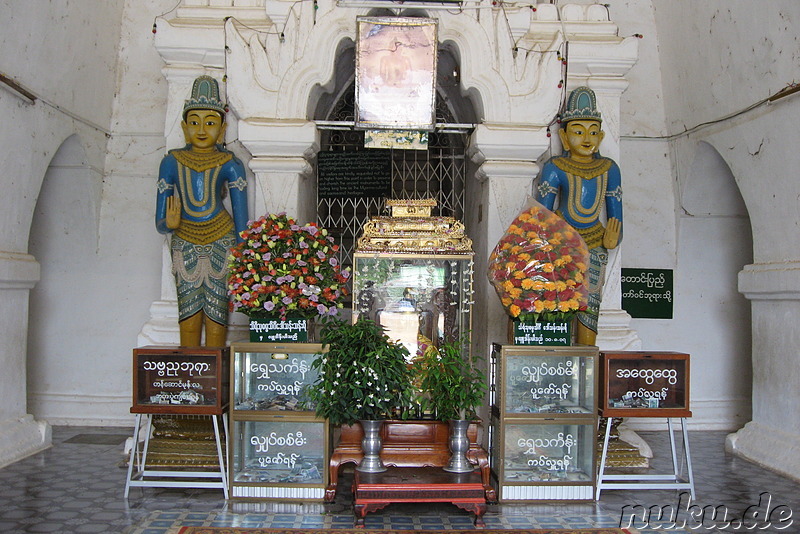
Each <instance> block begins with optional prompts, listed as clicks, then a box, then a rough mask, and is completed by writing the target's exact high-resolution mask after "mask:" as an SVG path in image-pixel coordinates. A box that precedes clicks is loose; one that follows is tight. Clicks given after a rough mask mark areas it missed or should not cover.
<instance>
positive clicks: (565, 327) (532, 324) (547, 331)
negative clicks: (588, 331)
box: [508, 318, 573, 347]
mask: <svg viewBox="0 0 800 534" xmlns="http://www.w3.org/2000/svg"><path fill="white" fill-rule="evenodd" d="M508 330H509V332H508V335H509V338H510V339H509V342H511V343H512V344H514V345H533V346H551V347H552V346H556V347H558V346H560V347H566V346H570V345H572V344H573V342H572V336H573V328H572V321H571V320H570V321H520V320H519V319H511V318H509V328H508Z"/></svg>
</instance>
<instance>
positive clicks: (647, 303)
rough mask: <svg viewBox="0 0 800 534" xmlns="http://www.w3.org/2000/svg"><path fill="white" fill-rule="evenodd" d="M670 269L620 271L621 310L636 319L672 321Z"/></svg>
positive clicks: (672, 294)
mask: <svg viewBox="0 0 800 534" xmlns="http://www.w3.org/2000/svg"><path fill="white" fill-rule="evenodd" d="M673 296H674V292H673V289H672V269H625V268H623V269H622V309H623V310H625V311H626V312H628V313H629V314H630V315H631V317H634V318H638V319H672V299H673Z"/></svg>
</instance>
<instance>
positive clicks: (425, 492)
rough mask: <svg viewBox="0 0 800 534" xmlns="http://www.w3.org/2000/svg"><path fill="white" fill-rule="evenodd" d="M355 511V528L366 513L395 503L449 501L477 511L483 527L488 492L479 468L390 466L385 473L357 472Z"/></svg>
mask: <svg viewBox="0 0 800 534" xmlns="http://www.w3.org/2000/svg"><path fill="white" fill-rule="evenodd" d="M353 500H354V505H353V512H354V513H355V516H356V527H358V528H362V527H363V526H364V516H366V515H367V514H368V513H369V512H374V511H376V510H381V509H382V508H385V507H387V506H389V505H390V504H393V503H424V502H446V503H451V504H454V505H456V506H457V507H459V508H461V509H462V510H466V511H467V512H471V513H474V514H475V526H477V527H482V526H484V521H483V514H484V513H486V492H485V490H484V487H483V482H482V481H481V475H480V474H479V473H478V472H477V471H473V472H472V473H448V472H446V471H443V470H441V469H435V468H424V467H423V468H419V467H390V468H389V469H387V470H386V471H384V472H383V473H361V472H360V471H356V472H355V477H354V480H353Z"/></svg>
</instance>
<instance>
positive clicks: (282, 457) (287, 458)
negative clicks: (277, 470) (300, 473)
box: [258, 452, 300, 469]
mask: <svg viewBox="0 0 800 534" xmlns="http://www.w3.org/2000/svg"><path fill="white" fill-rule="evenodd" d="M298 459H300V455H299V454H295V453H292V454H285V453H282V452H279V453H278V454H276V455H274V456H259V457H258V465H259V466H260V467H269V466H275V465H285V466H286V467H288V468H290V469H291V468H294V464H296V463H297V460H298Z"/></svg>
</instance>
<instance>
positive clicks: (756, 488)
mask: <svg viewBox="0 0 800 534" xmlns="http://www.w3.org/2000/svg"><path fill="white" fill-rule="evenodd" d="M120 434H121V431H120V429H118V428H113V429H103V428H91V427H55V428H54V429H53V447H52V448H51V449H48V450H47V451H43V452H41V453H39V454H36V455H34V456H32V457H30V458H26V459H24V460H22V461H19V462H17V463H15V464H12V465H10V466H6V467H5V468H3V469H0V532H3V533H6V532H8V533H28V532H30V533H33V532H57V533H59V534H72V533H75V534H77V533H92V532H98V533H106V532H114V533H124V534H166V533H167V532H168V531H169V530H171V529H173V528H174V527H176V526H179V525H190V524H194V525H198V526H222V527H224V526H247V527H253V528H259V527H285V528H303V527H307V528H314V527H332V528H349V527H352V525H353V519H354V518H353V513H352V508H351V499H352V495H351V493H350V492H349V488H348V486H347V484H349V480H348V481H346V480H342V481H341V483H342V486H341V487H342V489H343V491H342V492H341V495H339V496H337V500H336V501H335V502H334V503H332V504H328V505H324V504H321V503H304V504H292V503H289V504H286V503H275V502H236V501H231V502H226V501H225V500H224V498H223V496H222V492H221V491H220V490H208V489H181V488H132V489H131V495H130V498H129V499H128V500H125V499H123V490H124V484H125V482H124V481H125V473H126V472H125V470H124V469H121V468H120V467H119V466H120V465H121V464H122V461H123V459H124V458H123V457H122V451H121V447H120V446H119V445H113V444H111V445H110V444H108V443H107V442H113V441H117V438H116V437H114V438H110V437H109V438H105V437H103V436H104V435H113V436H119V435H120ZM641 435H642V437H643V438H644V439H645V440H646V441H647V442H648V444H650V445H651V447H652V448H653V452H654V454H655V457H654V459H653V462H652V464H653V470H654V471H659V472H664V471H665V470H670V469H671V467H672V466H671V455H670V452H669V444H668V440H666V439H665V437H666V433H663V432H643V433H641ZM72 438H76V439H72ZM690 441H691V448H692V459H693V464H694V475H695V486H696V491H697V499H696V501H691V502H688V494H687V495H686V496H684V498H683V500H680V496H679V494H678V492H677V491H674V490H648V491H633V490H604V491H603V492H602V495H601V499H600V501H599V502H596V503H510V504H498V505H490V506H489V510H488V512H487V513H486V515H485V516H484V519H485V521H486V524H487V526H489V527H493V528H505V529H510V528H567V527H575V528H590V527H613V526H619V524H620V521H621V520H624V519H629V516H630V514H629V513H628V512H630V510H632V509H634V507H636V506H637V505H638V506H639V508H638V509H639V510H646V509H650V507H655V508H654V509H665V508H664V507H666V506H673V507H677V508H680V510H681V512H680V514H682V515H680V514H679V517H678V519H681V518H686V517H688V511H687V509H688V508H689V507H691V506H698V507H700V508H702V507H704V506H707V505H711V506H712V507H718V506H723V507H724V509H725V510H727V512H728V514H729V516H728V518H729V519H731V518H733V519H741V518H742V514H744V512H745V510H748V509H749V510H750V512H752V511H753V510H756V509H757V508H758V507H759V503H761V505H760V506H761V507H762V508H763V507H764V506H765V503H766V501H765V499H766V498H767V497H770V498H771V500H770V501H769V503H770V504H769V506H771V508H770V510H775V509H776V508H778V509H779V510H780V509H781V508H780V507H784V508H785V509H786V510H788V511H790V512H792V511H800V483H797V482H795V481H792V480H789V479H786V478H784V477H781V476H779V475H777V474H775V473H772V472H770V471H767V470H764V469H761V468H759V467H758V466H756V465H754V464H751V463H749V462H746V461H744V460H742V459H740V458H735V457H733V456H730V455H727V454H726V453H725V452H724V441H725V433H724V432H691V433H690ZM345 478H346V477H345ZM762 494H764V495H762ZM626 513H628V515H626ZM775 517H778V516H775V515H774V514H773V518H775ZM751 519H752V518H751ZM472 521H473V518H472V517H471V516H470V514H468V513H466V512H465V511H463V510H459V509H457V508H454V507H453V506H452V505H449V504H433V505H425V507H424V510H420V509H419V507H417V506H415V505H399V504H398V505H392V506H389V507H387V508H385V509H383V510H381V511H379V512H374V513H370V514H369V515H367V517H366V521H365V522H366V526H367V527H372V528H386V529H391V528H394V529H409V528H417V529H424V530H436V529H441V528H450V529H455V530H460V529H471V527H472ZM654 523H655V522H652V521H651V522H649V523H641V521H640V522H639V524H637V523H636V522H632V526H639V527H640V531H641V534H655V533H659V534H661V533H663V532H665V531H666V532H669V533H670V534H686V533H689V532H698V531H706V532H711V531H715V532H730V533H735V532H743V531H751V532H752V531H754V530H755V531H759V532H793V531H798V532H800V527H798V525H800V519H795V524H794V525H790V526H788V528H783V529H778V528H776V525H772V526H771V527H770V526H766V528H760V527H763V526H765V525H764V524H763V523H762V524H759V525H756V527H757V528H755V529H744V530H743V529H742V528H738V529H737V528H725V525H723V524H722V523H721V522H719V521H718V522H717V523H716V527H717V528H713V527H712V528H707V527H708V526H709V525H708V524H707V523H704V524H703V525H701V526H702V527H704V528H700V529H698V528H690V527H692V526H694V527H697V526H698V525H696V524H695V525H691V524H690V523H688V522H687V527H686V528H671V529H668V530H663V529H658V530H657V529H654V528H651V527H653V526H655V524H654ZM675 523H676V524H675V526H679V524H680V521H676V522H675ZM752 524H753V522H752V520H751V521H750V523H748V525H752ZM623 526H624V525H623ZM667 526H670V525H667ZM734 526H735V524H734ZM778 526H784V525H778Z"/></svg>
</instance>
